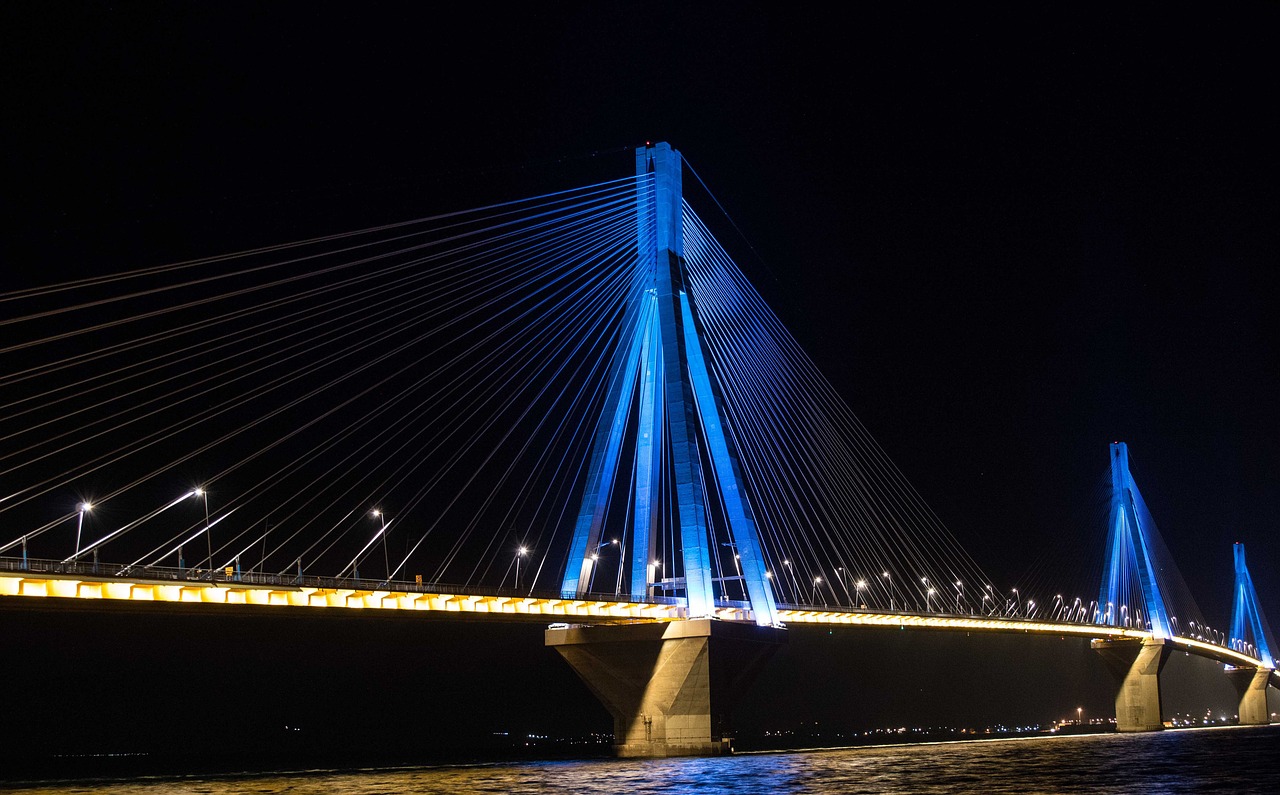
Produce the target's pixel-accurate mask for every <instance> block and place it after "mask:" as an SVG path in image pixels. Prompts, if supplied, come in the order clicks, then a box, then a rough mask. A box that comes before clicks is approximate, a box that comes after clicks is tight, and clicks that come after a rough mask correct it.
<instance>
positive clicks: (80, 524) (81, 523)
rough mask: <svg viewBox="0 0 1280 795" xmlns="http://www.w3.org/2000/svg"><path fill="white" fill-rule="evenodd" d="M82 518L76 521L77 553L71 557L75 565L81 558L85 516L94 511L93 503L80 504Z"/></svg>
mask: <svg viewBox="0 0 1280 795" xmlns="http://www.w3.org/2000/svg"><path fill="white" fill-rule="evenodd" d="M79 507H80V518H79V519H77V520H76V553H75V554H74V555H72V556H71V562H72V563H75V562H76V561H77V560H79V558H80V531H81V530H83V529H84V515H85V514H86V513H88V512H89V511H92V510H93V503H91V502H89V501H88V500H86V501H84V502H82V503H80V506H79Z"/></svg>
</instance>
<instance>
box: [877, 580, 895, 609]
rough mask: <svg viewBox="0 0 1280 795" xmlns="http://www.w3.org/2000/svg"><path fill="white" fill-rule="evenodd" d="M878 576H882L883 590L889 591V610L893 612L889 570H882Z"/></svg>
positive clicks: (891, 581) (891, 582) (891, 583)
mask: <svg viewBox="0 0 1280 795" xmlns="http://www.w3.org/2000/svg"><path fill="white" fill-rule="evenodd" d="M880 576H881V577H884V581H885V586H884V588H885V590H886V591H888V592H889V612H891V613H892V612H893V578H892V577H890V576H889V572H887V571H882V572H880Z"/></svg>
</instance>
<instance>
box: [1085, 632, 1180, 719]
mask: <svg viewBox="0 0 1280 795" xmlns="http://www.w3.org/2000/svg"><path fill="white" fill-rule="evenodd" d="M1090 646H1091V647H1092V648H1093V649H1094V651H1096V652H1098V654H1099V655H1101V656H1102V659H1103V661H1104V662H1105V663H1106V665H1107V668H1108V669H1109V670H1110V671H1111V673H1112V675H1113V676H1115V678H1116V682H1117V684H1118V686H1119V689H1118V691H1117V692H1116V730H1117V731H1122V732H1151V731H1160V730H1161V729H1163V728H1164V719H1163V717H1162V715H1161V711H1160V669H1162V668H1164V664H1165V661H1166V660H1168V659H1169V654H1170V653H1171V652H1172V651H1173V646H1172V645H1170V644H1169V642H1168V641H1166V640H1163V639H1159V638H1148V639H1145V640H1144V639H1140V638H1134V639H1132V640H1130V639H1127V638H1126V639H1120V640H1094V641H1092V642H1091V643H1090Z"/></svg>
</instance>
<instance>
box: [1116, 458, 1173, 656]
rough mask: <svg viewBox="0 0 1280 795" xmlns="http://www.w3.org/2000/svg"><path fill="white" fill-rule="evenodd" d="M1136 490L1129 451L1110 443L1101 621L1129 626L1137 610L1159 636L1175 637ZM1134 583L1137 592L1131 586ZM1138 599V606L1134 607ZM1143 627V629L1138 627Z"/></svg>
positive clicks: (1143, 512) (1152, 530)
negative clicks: (1109, 483)
mask: <svg viewBox="0 0 1280 795" xmlns="http://www.w3.org/2000/svg"><path fill="white" fill-rule="evenodd" d="M1140 501H1141V497H1140V496H1139V492H1138V486H1137V484H1136V483H1135V482H1134V480H1133V475H1132V474H1131V473H1130V472H1129V447H1128V445H1126V444H1125V443H1124V442H1113V443H1112V444H1111V511H1110V516H1109V519H1108V523H1107V556H1106V563H1105V564H1104V568H1103V572H1102V588H1101V590H1100V591H1099V593H1098V610H1099V614H1100V615H1099V619H1100V620H1099V623H1102V624H1109V625H1111V626H1116V627H1120V626H1126V625H1131V624H1132V622H1134V620H1135V618H1134V617H1135V616H1136V615H1137V611H1138V610H1139V609H1141V610H1142V611H1143V615H1145V616H1146V620H1147V621H1148V622H1150V629H1151V634H1152V635H1154V636H1155V637H1157V638H1169V637H1172V636H1173V634H1174V633H1173V632H1171V631H1170V621H1169V610H1168V607H1167V602H1166V600H1165V595H1164V593H1163V589H1162V588H1161V584H1160V578H1159V576H1158V575H1157V572H1158V566H1157V563H1156V560H1155V554H1154V552H1155V549H1154V544H1153V543H1152V541H1153V538H1152V534H1153V532H1154V530H1155V528H1154V527H1148V526H1147V523H1146V521H1145V516H1144V514H1145V511H1139V510H1138V505H1139V503H1140ZM1135 579H1136V580H1137V583H1138V588H1137V589H1136V590H1133V589H1131V588H1130V583H1131V581H1133V580H1135ZM1138 599H1141V600H1142V603H1141V604H1137V603H1136V602H1137V600H1138ZM1138 628H1142V627H1138Z"/></svg>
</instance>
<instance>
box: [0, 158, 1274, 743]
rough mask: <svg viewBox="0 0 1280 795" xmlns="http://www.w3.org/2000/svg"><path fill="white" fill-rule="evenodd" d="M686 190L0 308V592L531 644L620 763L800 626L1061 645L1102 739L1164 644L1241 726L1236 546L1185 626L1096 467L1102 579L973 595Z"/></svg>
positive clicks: (154, 275)
mask: <svg viewBox="0 0 1280 795" xmlns="http://www.w3.org/2000/svg"><path fill="white" fill-rule="evenodd" d="M692 173H693V172H692V171H689V170H687V169H686V167H685V165H684V163H683V162H682V158H681V156H680V154H679V153H678V152H676V151H675V150H673V149H672V148H671V147H670V146H668V145H666V144H658V145H656V146H645V147H642V148H640V149H639V150H637V153H636V170H635V173H634V174H627V175H626V176H624V177H621V178H617V179H612V180H609V181H606V182H603V183H598V184H592V185H587V186H583V187H580V188H575V189H571V190H565V191H560V192H557V193H553V194H548V195H543V196H538V197H531V198H528V199H522V200H516V201H511V202H506V203H503V204H498V205H490V206H486V207H482V208H478V209H476V210H470V211H464V212H457V213H451V214H447V215H441V216H434V217H431V218H425V219H419V220H416V221H411V222H405V223H400V224H393V225H388V226H383V227H378V228H373V229H366V230H359V231H356V232H350V233H344V234H339V235H332V236H328V237H323V238H316V239H311V240H305V241H300V242H297V243H291V244H285V245H280V246H272V247H267V248H260V249H255V250H251V251H245V252H239V253H236V254H232V255H227V256H224V257H215V258H210V259H205V260H198V261H191V262H181V263H174V264H172V265H167V266H161V267H154V268H147V269H142V270H138V271H132V272H127V273H121V274H112V275H104V276H100V277H92V278H87V279H81V280H79V281H75V282H67V283H61V284H53V285H49V286H47V287H41V288H33V289H27V290H20V291H15V292H10V293H7V294H4V295H3V296H0V299H2V300H3V301H4V303H5V304H6V307H7V308H8V310H9V311H8V312H6V314H5V316H4V320H3V321H0V322H3V324H4V325H5V326H7V327H8V331H9V334H8V335H7V338H6V340H7V341H6V343H5V344H4V345H3V346H0V355H2V356H4V357H6V365H7V366H6V367H5V370H4V372H5V373H6V375H5V376H3V378H0V383H3V385H4V394H3V402H4V406H5V414H4V417H3V426H2V434H0V435H3V437H4V447H3V449H2V450H0V477H3V480H2V481H0V484H2V485H3V494H0V514H3V515H4V519H5V521H4V526H5V527H6V528H7V530H6V532H5V537H4V540H3V542H2V543H0V555H3V558H0V597H4V598H9V597H15V598H22V597H43V598H45V599H52V600H53V602H54V603H60V600H93V599H98V600H108V601H112V600H120V601H130V602H140V603H142V602H151V603H161V604H163V603H179V604H181V603H190V604H199V605H210V609H214V607H213V606H216V605H236V604H240V605H258V606H262V607H264V608H270V607H294V608H324V609H335V608H338V609H342V608H347V609H366V610H397V611H422V612H426V613H431V614H441V613H444V614H456V616H457V617H459V618H474V619H477V620H479V619H485V618H490V619H499V620H531V621H540V622H543V623H551V624H554V625H556V626H553V628H551V629H549V630H548V632H547V643H548V645H551V646H554V647H555V648H556V649H557V651H559V652H560V653H561V654H562V655H563V656H564V657H565V658H566V660H568V661H569V663H570V664H571V665H572V666H573V667H574V668H575V670H576V671H578V673H579V674H580V675H581V676H582V678H583V680H584V681H585V682H586V683H587V684H588V686H589V687H590V688H591V689H592V690H593V692H595V693H596V695H597V696H599V697H600V698H601V700H602V701H603V702H604V703H605V705H606V706H607V707H608V708H609V709H610V711H611V712H612V714H613V715H614V718H615V739H616V741H617V743H618V746H619V750H620V752H622V753H627V754H645V755H662V754H673V753H716V752H720V751H723V750H724V749H725V748H726V747H727V746H726V742H725V741H724V739H723V738H724V737H725V735H726V734H727V728H726V723H725V721H726V720H727V714H728V710H729V708H730V706H731V703H732V698H733V694H735V693H738V692H741V690H742V689H743V688H745V687H746V686H747V684H748V682H749V680H750V677H751V676H752V675H753V674H754V673H755V672H756V671H758V670H759V668H760V666H762V665H764V664H765V662H766V661H767V659H768V656H769V655H770V654H771V653H772V651H773V650H774V649H775V648H776V647H777V644H779V643H781V642H783V641H784V639H785V631H784V629H783V628H784V627H785V626H786V625H789V624H799V623H822V624H829V625H832V626H833V627H834V626H842V627H849V628H857V627H883V626H895V627H903V628H911V629H930V630H953V631H966V632H973V631H984V632H1016V633H1036V634H1052V635H1058V636H1077V637H1086V638H1090V639H1092V640H1093V641H1094V646H1095V648H1097V649H1098V651H1099V653H1100V654H1101V655H1102V656H1103V658H1104V659H1105V660H1106V661H1107V663H1108V666H1109V667H1111V668H1112V669H1113V670H1114V672H1115V674H1116V680H1117V684H1118V687H1117V697H1116V710H1117V716H1116V717H1117V725H1118V726H1119V728H1120V729H1121V730H1132V731H1138V730H1151V729H1158V728H1160V727H1161V726H1162V720H1161V710H1160V693H1159V671H1160V668H1161V666H1162V665H1163V663H1164V661H1165V660H1166V659H1167V657H1168V655H1169V654H1170V653H1171V652H1172V651H1173V650H1175V649H1180V650H1184V651H1187V652H1189V653H1194V654H1197V655H1200V656H1203V657H1207V658H1210V659H1213V660H1218V661H1221V662H1223V663H1224V664H1226V665H1227V666H1228V667H1229V671H1228V673H1229V675H1230V676H1231V677H1232V680H1233V682H1235V684H1236V685H1237V688H1238V691H1239V693H1240V708H1239V717H1240V720H1241V722H1243V723H1266V722H1268V720H1269V714H1268V712H1267V708H1266V687H1267V685H1268V683H1269V682H1274V681H1275V677H1274V670H1275V660H1274V656H1273V654H1274V652H1275V650H1276V646H1275V643H1274V639H1273V638H1272V636H1271V634H1270V630H1269V628H1268V627H1267V623H1266V619H1265V616H1264V615H1263V613H1262V610H1261V608H1260V606H1259V603H1258V597H1257V594H1256V592H1255V590H1254V587H1253V583H1252V579H1251V577H1250V576H1249V572H1248V568H1247V566H1246V564H1245V558H1244V551H1243V547H1241V546H1239V545H1237V548H1236V550H1235V565H1236V581H1235V583H1234V586H1233V590H1232V594H1233V604H1234V614H1233V616H1232V617H1231V618H1230V622H1229V626H1230V629H1229V631H1223V630H1222V629H1221V627H1223V626H1228V623H1227V622H1226V621H1225V620H1224V621H1223V622H1222V623H1220V624H1219V625H1218V626H1219V628H1216V629H1215V628H1214V626H1213V625H1212V624H1208V623H1206V621H1205V619H1204V617H1203V616H1202V615H1201V612H1200V610H1199V608H1198V607H1197V606H1196V604H1195V601H1194V599H1193V598H1192V597H1191V595H1190V593H1189V590H1188V589H1187V587H1186V585H1185V583H1184V582H1183V581H1182V578H1181V576H1180V575H1179V574H1178V571H1177V566H1176V563H1175V562H1174V561H1173V559H1172V556H1171V555H1170V554H1169V551H1168V549H1167V548H1165V546H1164V544H1163V542H1162V541H1161V540H1160V534H1159V531H1158V528H1157V526H1156V523H1155V520H1154V518H1153V516H1152V515H1151V512H1150V511H1149V510H1148V508H1147V506H1146V503H1145V502H1144V501H1143V499H1142V496H1141V493H1140V492H1139V490H1138V487H1137V483H1136V481H1135V480H1134V478H1133V475H1132V473H1131V472H1130V466H1129V459H1128V450H1127V448H1126V446H1125V445H1124V444H1122V443H1114V444H1112V445H1111V448H1110V462H1109V464H1110V465H1109V472H1110V478H1109V484H1108V485H1109V493H1110V499H1109V501H1108V502H1109V513H1108V515H1107V516H1106V517H1105V518H1104V519H1102V520H1101V521H1100V524H1101V525H1104V526H1105V529H1106V542H1105V543H1106V549H1105V551H1106V554H1105V556H1104V558H1105V564H1104V566H1103V568H1102V570H1101V571H1100V572H1098V575H1099V580H1097V581H1095V582H1091V583H1048V582H1046V583H1041V584H1039V589H1038V590H1037V589H1035V588H1027V587H1025V585H1024V587H1023V588H1022V589H1021V590H1019V589H1013V590H1012V591H1006V590H1005V589H998V588H997V587H996V585H995V583H993V582H992V581H991V579H990V578H988V577H987V576H986V575H985V574H984V573H983V571H982V569H981V568H980V567H979V565H978V564H977V563H976V562H975V561H974V560H973V559H972V558H971V557H970V556H969V555H968V554H967V553H966V552H965V550H964V547H963V545H962V544H961V543H960V542H959V541H958V540H957V539H955V538H954V537H953V536H952V535H951V534H950V532H949V531H948V530H947V529H946V528H945V527H944V526H943V524H942V522H941V521H940V520H939V519H938V518H937V517H936V516H935V515H934V514H933V512H932V511H931V510H930V509H929V507H928V505H927V504H926V502H925V501H924V500H923V499H922V498H921V496H920V495H919V494H917V493H916V491H915V490H914V489H913V488H912V487H911V485H910V484H909V483H908V482H907V480H906V478H905V477H904V476H903V475H902V473H901V472H899V471H898V469H897V468H896V467H895V466H894V465H893V462H892V461H891V460H890V459H889V457H888V456H887V455H886V454H885V452H884V451H883V450H881V449H880V447H879V446H878V445H877V444H876V443H875V441H874V439H872V438H871V436H870V435H869V434H868V433H867V431H866V429H865V428H863V426H862V425H861V423H860V422H859V421H858V420H857V418H856V417H855V416H854V415H853V414H852V412H851V411H850V410H849V408H848V407H847V405H846V404H845V402H844V401H843V399H842V398H841V397H840V396H839V395H838V394H836V392H835V390H834V389H832V387H831V386H830V384H829V383H828V382H827V381H826V379H825V378H824V377H823V376H822V374H821V373H820V372H819V371H818V369H817V368H816V367H815V366H814V364H813V362H812V361H811V360H810V359H809V358H808V356H807V355H805V353H804V352H803V350H802V349H801V348H800V346H799V345H798V344H797V343H796V342H795V340H794V339H793V338H792V336H791V335H790V334H789V333H788V332H787V330H786V329H785V327H784V326H783V325H782V324H781V323H780V322H779V320H778V318H777V317H776V316H775V315H774V314H773V313H772V312H771V311H770V310H769V308H768V306H767V305H766V304H765V302H764V301H763V299H762V298H761V297H760V295H759V294H758V293H757V292H756V291H755V289H754V288H752V286H751V284H750V283H749V282H748V280H747V279H746V278H745V276H744V275H743V273H742V271H741V270H740V269H739V268H738V267H737V266H736V265H735V263H734V262H733V260H732V258H731V257H730V256H729V254H728V253H727V251H726V250H725V249H724V248H723V247H722V246H721V245H720V243H719V242H718V241H717V240H716V238H715V236H714V235H713V234H712V232H711V230H710V228H709V226H708V225H707V224H706V223H705V222H704V221H703V219H702V218H701V217H700V216H699V215H698V214H697V213H696V212H695V211H694V209H693V207H691V206H690V204H689V203H688V202H687V201H685V200H684V198H683V193H684V192H683V185H682V183H683V179H684V176H685V175H686V174H692ZM1082 554H1083V550H1082ZM1224 554H1225V551H1224ZM1226 587H1227V585H1226V584H1225V583H1224V585H1223V588H1224V591H1225V589H1226ZM1081 588H1087V590H1081ZM1073 589H1075V590H1073ZM1095 593H1096V598H1094V594H1095ZM1077 594H1078V595H1077ZM561 625H563V626H561Z"/></svg>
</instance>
